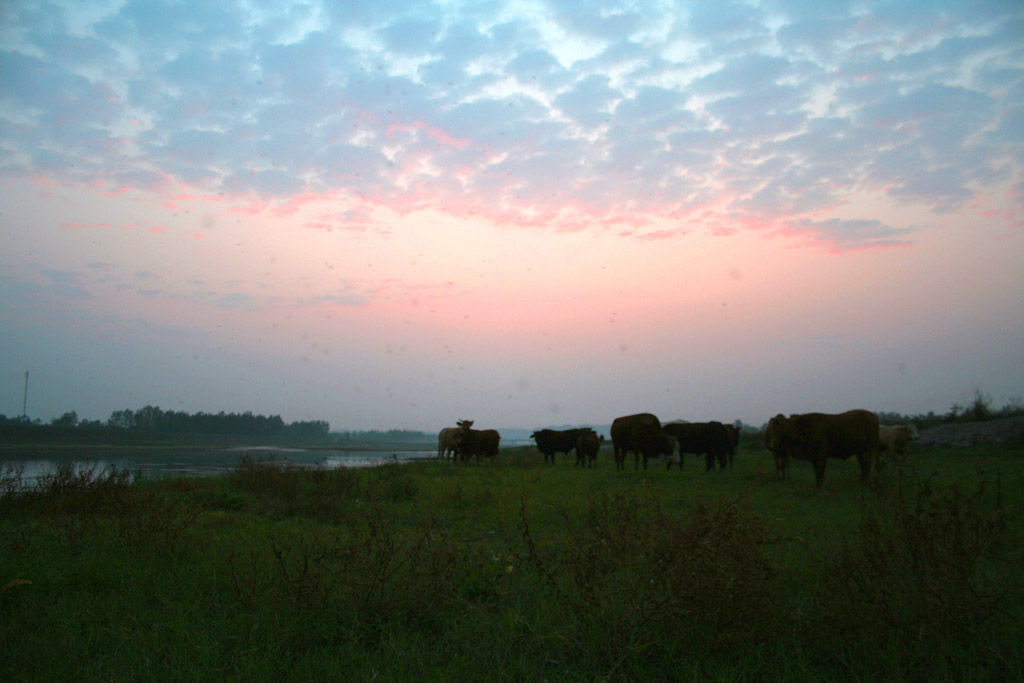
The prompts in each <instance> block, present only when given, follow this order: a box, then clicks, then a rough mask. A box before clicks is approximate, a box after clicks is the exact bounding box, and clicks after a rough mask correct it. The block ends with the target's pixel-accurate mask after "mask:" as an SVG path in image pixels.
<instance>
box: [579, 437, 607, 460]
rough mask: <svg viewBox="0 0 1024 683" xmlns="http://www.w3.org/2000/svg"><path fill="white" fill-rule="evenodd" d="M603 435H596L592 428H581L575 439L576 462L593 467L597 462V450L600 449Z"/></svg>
mask: <svg viewBox="0 0 1024 683" xmlns="http://www.w3.org/2000/svg"><path fill="white" fill-rule="evenodd" d="M602 441H604V436H603V435H602V436H598V435H597V432H595V431H594V430H593V429H581V430H580V435H579V438H577V439H576V464H577V465H583V466H584V467H594V466H595V465H596V464H597V452H598V451H599V450H601V442H602Z"/></svg>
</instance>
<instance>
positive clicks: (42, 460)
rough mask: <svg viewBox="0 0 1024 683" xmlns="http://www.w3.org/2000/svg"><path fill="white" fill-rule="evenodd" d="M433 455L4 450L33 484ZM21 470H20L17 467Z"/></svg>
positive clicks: (4, 460) (8, 464) (3, 462)
mask: <svg viewBox="0 0 1024 683" xmlns="http://www.w3.org/2000/svg"><path fill="white" fill-rule="evenodd" d="M436 455H437V454H436V452H433V451H396V450H386V451H345V450H324V449H311V450H305V449H301V448H276V447H275V448H270V447H266V448H264V447H248V448H228V449H220V450H206V449H194V448H180V449H175V448H136V447H123V448H116V447H91V448H69V447H31V449H30V450H27V451H26V450H25V449H20V448H19V449H3V450H0V475H3V474H4V473H5V472H6V473H11V472H13V471H16V468H19V467H20V468H22V469H21V472H22V475H21V476H22V481H23V482H25V483H26V484H29V485H31V482H33V481H35V480H36V479H37V478H38V477H40V476H42V475H44V474H47V473H52V472H54V471H56V469H57V467H59V466H60V465H62V464H64V463H68V462H73V463H75V464H76V466H80V467H97V468H99V469H100V470H107V469H109V468H111V467H115V468H117V469H118V470H129V471H131V472H139V473H140V474H141V476H142V477H143V478H146V479H157V478H160V477H191V476H209V475H216V474H227V473H228V472H230V471H231V470H232V469H234V468H235V467H236V466H237V465H238V463H239V461H240V460H241V459H242V458H243V457H249V458H252V459H253V460H255V461H261V460H271V459H272V460H274V461H275V462H282V463H290V464H293V465H296V466H299V467H323V468H327V469H335V468H339V467H374V466H378V465H382V464H384V463H386V462H390V461H397V462H411V461H414V460H422V459H425V458H431V457H436ZM11 468H15V469H11Z"/></svg>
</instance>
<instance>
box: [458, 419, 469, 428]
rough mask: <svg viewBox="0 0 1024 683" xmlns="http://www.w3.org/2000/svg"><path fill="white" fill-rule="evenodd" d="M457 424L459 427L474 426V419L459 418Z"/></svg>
mask: <svg viewBox="0 0 1024 683" xmlns="http://www.w3.org/2000/svg"><path fill="white" fill-rule="evenodd" d="M455 424H457V425H459V429H469V428H470V427H472V426H473V421H472V420H459V421H458V422H456V423H455Z"/></svg>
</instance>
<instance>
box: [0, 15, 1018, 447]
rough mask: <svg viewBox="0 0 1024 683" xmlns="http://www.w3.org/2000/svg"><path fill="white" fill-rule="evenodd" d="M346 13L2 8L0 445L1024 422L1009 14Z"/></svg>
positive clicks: (1014, 41)
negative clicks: (286, 434) (236, 435)
mask: <svg viewBox="0 0 1024 683" xmlns="http://www.w3.org/2000/svg"><path fill="white" fill-rule="evenodd" d="M360 7H361V9H359V10H356V9H355V8H349V7H348V5H347V3H340V4H334V3H320V2H312V3H305V2H303V3H300V2H294V3H290V2H282V3H273V4H271V5H266V6H264V7H261V6H260V4H259V3H257V6H256V7H255V8H254V7H253V6H251V5H248V4H245V5H243V4H234V3H200V2H191V1H186V2H166V3H164V2H150V1H147V2H134V1H129V2H123V1H120V0H111V1H110V2H103V3H85V4H80V3H73V2H41V3H28V2H25V3H22V2H18V3H8V4H6V5H5V6H4V7H3V9H0V16H2V24H0V25H2V26H3V27H4V28H3V31H2V32H0V207H2V209H0V245H2V249H0V326H2V332H0V377H2V379H3V383H2V385H0V387H2V391H0V413H4V414H7V415H17V414H20V408H21V400H22V381H23V376H24V371H25V370H30V371H31V373H32V377H33V388H32V394H31V397H30V401H29V411H28V412H29V416H30V417H38V418H40V419H42V420H44V421H48V420H50V419H51V418H53V417H57V416H59V415H60V414H62V413H63V412H65V411H68V410H76V411H77V412H78V413H79V415H80V416H81V417H83V418H89V419H101V420H105V419H106V417H107V416H109V414H110V413H111V412H112V411H113V410H117V409H121V408H137V407H141V406H143V405H146V404H150V405H157V406H160V407H162V408H165V409H175V410H188V411H214V412H216V411H219V410H227V411H244V410H252V411H254V412H259V413H263V414H280V415H282V416H283V417H284V418H285V420H289V421H290V420H298V419H325V420H328V421H329V422H330V423H331V426H332V428H334V429H375V428H384V429H387V428H409V429H423V430H436V429H440V428H441V427H443V426H448V425H451V424H454V421H455V420H456V419H458V418H470V419H475V420H476V421H477V424H478V425H486V426H493V427H498V428H500V427H503V426H505V427H524V428H534V427H542V426H547V425H562V424H580V423H591V424H606V423H608V422H610V421H611V420H612V419H613V418H614V417H616V416H618V415H621V414H626V413H631V412H640V411H651V412H655V413H656V414H658V415H659V416H661V417H662V418H663V419H687V420H709V419H718V420H723V421H732V420H735V419H741V420H743V421H744V422H747V423H751V424H755V425H760V424H762V423H763V422H764V421H766V420H767V419H768V418H769V417H770V416H772V415H774V414H776V413H779V412H796V411H805V410H824V411H833V410H835V411H838V410H845V409H849V408H854V407H862V408H867V409H872V410H886V411H899V412H904V413H918V412H927V411H929V410H935V411H937V412H942V411H945V410H947V409H948V408H949V406H950V405H951V404H952V403H954V402H962V401H964V400H966V399H968V398H969V397H970V396H971V395H972V394H973V392H974V391H975V390H977V389H980V390H983V391H984V392H986V393H987V394H990V395H991V396H992V397H993V399H994V401H995V402H996V403H998V404H1000V405H1001V404H1002V403H1003V402H1005V401H1007V400H1011V399H1013V398H1014V397H1019V396H1021V395H1022V394H1024V352H1022V351H1021V348H1024V347H1022V342H1021V340H1024V295H1022V294H1024V169H1022V165H1024V7H1021V6H1018V5H1017V4H1015V3H1003V2H979V3H969V4H968V3H948V4H943V3H937V4H936V3H927V4H924V3H919V2H892V3H881V4H874V3H872V4H869V5H861V4H850V5H844V4H842V3H840V4H834V3H802V2H789V1H783V2H746V3H717V2H716V3H697V2H694V3H681V4H680V6H679V7H678V8H676V9H673V10H666V9H664V7H663V6H662V5H660V4H649V3H644V2H641V3H639V4H637V3H612V4H604V5H602V9H601V10H600V11H597V10H595V11H593V12H587V11H580V10H579V9H578V7H579V6H578V5H577V4H576V3H560V2H527V3H525V4H523V3H490V4H485V5H483V6H481V5H477V4H473V3H463V2H443V3H426V2H424V3H412V4H410V5H408V7H407V8H405V9H393V8H392V7H391V5H390V3H379V7H377V6H372V8H371V6H370V5H367V6H366V7H362V6H360ZM712 8H714V9H712Z"/></svg>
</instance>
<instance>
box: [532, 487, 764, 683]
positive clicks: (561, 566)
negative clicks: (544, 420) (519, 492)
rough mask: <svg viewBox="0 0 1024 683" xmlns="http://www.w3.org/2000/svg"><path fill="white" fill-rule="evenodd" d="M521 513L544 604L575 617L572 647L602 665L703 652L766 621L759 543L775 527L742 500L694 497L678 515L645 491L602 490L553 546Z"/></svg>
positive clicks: (751, 634)
mask: <svg viewBox="0 0 1024 683" xmlns="http://www.w3.org/2000/svg"><path fill="white" fill-rule="evenodd" d="M521 520H522V526H523V539H524V541H525V545H526V551H525V556H524V557H523V561H524V563H525V564H526V565H527V566H529V567H532V568H533V569H534V570H536V571H537V572H539V575H540V577H541V578H542V580H543V584H544V585H545V586H546V587H547V590H548V592H549V594H550V596H549V597H550V600H549V603H548V604H550V605H552V606H556V607H557V608H559V609H561V610H564V611H567V612H572V613H575V614H576V615H577V619H576V620H575V623H576V624H577V633H575V634H573V635H572V636H571V637H570V638H569V640H570V641H571V642H573V643H574V644H575V646H576V647H575V648H574V649H576V650H579V651H580V652H581V653H584V652H585V653H587V656H588V657H598V658H599V659H601V660H603V664H604V665H607V666H612V667H613V668H614V665H615V663H616V662H621V661H622V660H623V659H624V658H625V657H628V656H630V655H634V656H652V655H655V654H658V653H659V652H661V653H663V652H665V651H673V652H679V651H690V652H706V651H707V649H708V648H709V647H711V648H714V647H718V646H728V645H730V644H732V643H736V642H741V641H744V640H748V639H751V638H755V637H757V636H758V635H759V634H763V633H765V632H766V631H767V629H770V628H771V627H772V624H773V622H772V619H771V615H772V614H773V609H772V598H771V594H770V591H769V580H770V577H771V575H772V568H771V566H770V563H769V561H768V559H767V557H766V555H765V553H764V548H765V546H766V545H767V544H768V543H771V542H773V541H774V538H773V534H772V532H771V531H770V530H769V528H768V526H767V525H766V524H765V523H764V522H763V521H762V520H761V519H760V518H758V517H756V516H755V515H753V514H752V513H750V512H749V511H747V510H746V509H745V507H744V506H743V504H742V503H741V501H739V500H732V501H718V502H715V503H700V504H698V505H697V507H696V509H695V510H694V512H693V514H692V515H691V517H690V518H689V519H688V520H678V519H674V518H671V517H669V516H667V515H665V514H664V512H663V511H662V510H661V508H660V506H659V505H658V501H657V499H656V498H655V497H654V496H653V494H651V493H649V492H642V493H641V495H640V496H637V495H634V493H633V492H625V493H619V494H616V495H611V496H602V497H599V498H596V499H594V500H592V501H591V502H590V505H589V507H588V510H587V512H586V513H585V515H584V516H583V518H582V519H581V520H579V521H577V522H574V521H573V520H572V519H570V518H569V517H568V516H567V515H566V516H565V517H564V522H565V525H566V534H565V537H564V540H563V541H561V542H560V543H559V545H558V547H552V546H551V545H545V544H544V543H543V542H542V541H539V540H537V539H535V538H534V536H533V532H532V531H531V524H530V520H529V518H528V516H527V514H526V511H525V506H524V507H523V508H522V511H521Z"/></svg>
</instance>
